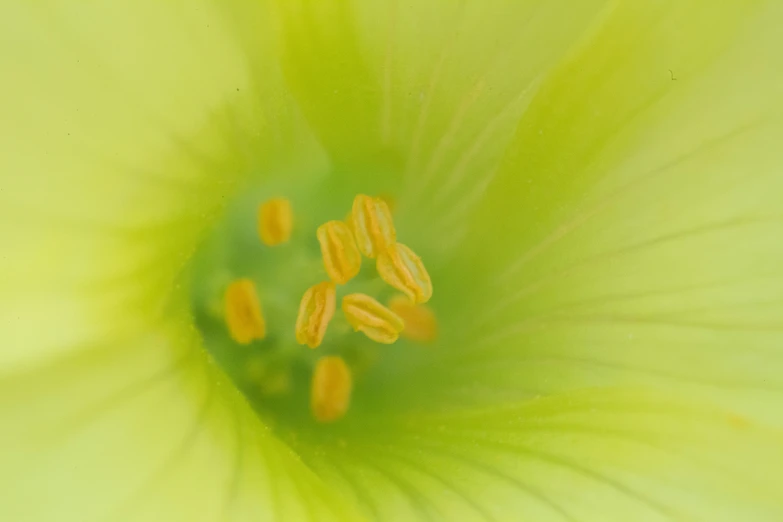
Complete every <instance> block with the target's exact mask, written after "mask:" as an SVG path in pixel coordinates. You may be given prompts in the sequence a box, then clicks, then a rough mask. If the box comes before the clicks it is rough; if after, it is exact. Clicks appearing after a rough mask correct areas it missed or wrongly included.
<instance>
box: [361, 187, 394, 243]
mask: <svg viewBox="0 0 783 522" xmlns="http://www.w3.org/2000/svg"><path fill="white" fill-rule="evenodd" d="M351 214H352V219H353V227H351V228H353V233H354V235H355V236H356V243H357V244H358V245H359V250H361V252H362V254H364V255H365V256H367V257H370V258H375V257H378V255H379V254H380V253H381V252H383V251H384V250H385V249H386V248H387V247H389V245H392V244H394V242H395V241H396V240H397V232H396V230H395V229H394V221H392V215H391V210H389V205H387V204H386V202H385V201H384V200H383V199H381V198H371V197H370V196H365V195H364V194H359V195H358V196H356V198H354V200H353V208H352V210H351Z"/></svg>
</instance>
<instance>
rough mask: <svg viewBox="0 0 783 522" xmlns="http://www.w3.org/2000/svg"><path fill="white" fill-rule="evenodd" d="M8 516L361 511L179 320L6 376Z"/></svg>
mask: <svg viewBox="0 0 783 522" xmlns="http://www.w3.org/2000/svg"><path fill="white" fill-rule="evenodd" d="M0 418H1V419H2V420H3V430H2V433H0V446H2V448H3V450H2V453H0V466H1V469H2V472H0V488H2V490H3V492H4V499H5V500H4V501H3V503H2V505H1V506H0V517H2V519H3V520H25V521H28V520H29V521H49V520H61V521H63V520H65V521H70V520H73V521H80V522H81V521H85V522H87V521H102V520H139V521H141V520H168V521H172V522H175V521H187V520H237V521H239V520H243V521H244V520H312V521H321V520H333V521H335V522H337V521H340V522H342V521H344V520H354V519H356V516H357V515H356V513H355V512H354V511H353V510H352V508H349V507H346V504H344V503H343V502H341V500H340V495H339V493H338V492H336V491H335V490H334V489H333V488H332V486H331V485H328V484H326V483H324V482H323V481H322V480H321V479H320V478H318V477H316V476H315V475H314V474H313V473H312V471H310V470H309V469H308V468H307V467H306V466H305V465H304V464H302V462H301V461H300V459H299V457H298V456H296V455H295V454H294V453H293V452H292V451H291V450H290V449H289V448H287V447H286V446H285V445H284V444H282V443H281V442H280V441H279V440H277V438H276V437H275V436H274V435H273V434H272V433H271V432H270V430H269V428H268V427H266V426H264V425H263V424H262V423H261V422H260V421H259V419H258V418H257V417H256V416H255V415H254V413H253V412H252V411H251V409H250V406H249V405H248V404H247V402H246V401H245V399H244V398H243V397H242V396H241V395H240V394H239V392H238V391H237V390H236V389H235V388H234V387H233V385H232V384H231V383H230V382H229V381H228V380H227V379H226V377H225V376H224V375H223V374H222V372H221V371H220V370H219V369H217V368H216V367H215V366H214V365H213V364H212V363H211V362H210V361H209V360H208V359H207V356H206V352H205V351H204V350H203V348H202V347H201V346H200V342H199V340H198V339H197V338H196V333H195V332H194V331H193V329H192V327H191V326H190V325H188V324H186V321H177V322H171V323H170V324H166V325H162V326H160V327H158V328H155V329H153V330H149V331H147V332H144V333H142V334H139V335H137V336H134V337H133V338H132V339H129V340H127V341H125V342H117V343H107V344H104V345H101V346H94V347H92V348H91V349H90V350H89V351H86V352H83V353H81V354H78V355H75V356H72V357H70V358H68V359H65V360H61V361H59V362H52V363H51V364H49V365H47V366H46V367H45V368H40V369H37V370H35V371H32V372H25V373H20V374H17V375H15V376H13V377H11V378H6V379H4V380H2V381H0Z"/></svg>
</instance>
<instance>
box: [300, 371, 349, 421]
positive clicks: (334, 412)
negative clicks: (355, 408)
mask: <svg viewBox="0 0 783 522" xmlns="http://www.w3.org/2000/svg"><path fill="white" fill-rule="evenodd" d="M352 388H353V378H352V377H351V370H350V369H349V368H348V365H346V364H345V361H343V360H342V359H341V358H339V357H337V356H334V355H331V356H328V357H321V358H320V359H318V362H317V363H315V371H313V383H312V388H311V389H310V409H311V410H312V412H313V417H315V420H317V421H318V422H334V421H336V420H339V419H341V418H342V417H343V416H344V415H345V413H346V412H347V411H348V405H349V404H350V402H351V389H352Z"/></svg>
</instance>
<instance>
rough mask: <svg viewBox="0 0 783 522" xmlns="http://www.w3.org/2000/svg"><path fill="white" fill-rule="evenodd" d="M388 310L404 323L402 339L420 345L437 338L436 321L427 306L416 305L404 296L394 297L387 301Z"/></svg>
mask: <svg viewBox="0 0 783 522" xmlns="http://www.w3.org/2000/svg"><path fill="white" fill-rule="evenodd" d="M389 310H391V311H392V312H394V313H395V314H397V315H399V316H400V317H401V318H402V320H403V322H404V323H405V328H403V329H402V332H401V334H402V336H403V337H405V338H407V339H410V340H411V341H417V342H422V343H428V342H432V341H434V340H435V339H436V338H437V337H438V321H437V320H436V319H435V313H434V312H433V311H432V309H431V308H430V307H429V306H427V305H420V304H416V303H414V302H412V301H411V300H410V299H408V297H406V296H404V295H396V296H394V297H392V298H391V299H390V300H389Z"/></svg>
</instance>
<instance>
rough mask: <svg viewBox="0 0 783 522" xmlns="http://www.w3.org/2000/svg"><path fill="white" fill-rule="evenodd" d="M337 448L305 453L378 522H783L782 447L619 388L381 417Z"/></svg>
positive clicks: (727, 420) (692, 409)
mask: <svg viewBox="0 0 783 522" xmlns="http://www.w3.org/2000/svg"><path fill="white" fill-rule="evenodd" d="M334 437H335V439H334V441H332V442H331V445H330V443H329V442H324V443H323V444H322V445H320V446H318V445H316V446H315V448H305V449H304V450H303V454H304V455H305V457H306V458H307V459H308V460H309V461H311V462H312V463H313V466H314V467H315V469H316V470H317V471H318V472H319V473H321V474H322V475H323V476H325V477H327V480H328V481H329V482H330V483H333V484H340V485H341V486H342V487H343V488H345V489H346V490H347V491H351V492H352V494H353V496H354V497H355V499H356V502H357V503H359V504H360V505H362V506H364V508H365V510H366V511H367V512H368V514H371V515H372V516H373V517H374V519H375V520H460V521H463V520H464V521H472V520H476V521H480V520H508V519H513V520H537V521H541V522H547V521H550V520H551V521H558V522H559V521H579V522H591V521H603V520H634V521H640V522H647V521H668V520H710V521H727V522H729V521H734V520H754V521H759V522H761V521H773V520H778V519H779V518H780V516H781V515H783V501H781V499H780V498H779V496H778V495H777V491H779V490H780V487H781V486H783V472H781V470H782V469H783V467H781V464H783V439H781V434H780V433H778V432H773V431H771V430H769V429H765V428H764V427H762V426H759V425H755V424H754V423H752V422H751V421H749V420H748V419H745V418H742V417H740V416H736V415H732V414H728V413H725V412H722V411H720V410H716V409H714V408H712V407H711V406H704V405H703V404H697V403H689V402H688V401H687V400H684V399H682V398H681V397H677V396H673V395H668V394H664V393H660V392H650V391H643V390H636V389H627V388H610V389H602V390H592V391H582V392H580V393H578V394H569V395H560V396H552V397H549V398H545V399H540V400H535V401H530V402H527V403H525V404H506V405H496V406H489V407H486V408H483V409H479V410H455V411H454V412H453V413H447V412H441V413H432V412H421V413H419V414H407V415H402V416H400V417H390V418H387V419H377V418H376V419H372V420H369V421H368V422H367V424H366V426H364V427H363V429H362V433H361V434H356V433H351V432H350V430H346V431H345V432H338V433H335V434H334ZM341 437H342V438H341Z"/></svg>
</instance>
